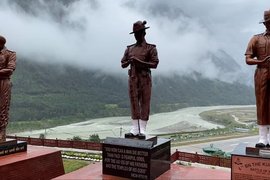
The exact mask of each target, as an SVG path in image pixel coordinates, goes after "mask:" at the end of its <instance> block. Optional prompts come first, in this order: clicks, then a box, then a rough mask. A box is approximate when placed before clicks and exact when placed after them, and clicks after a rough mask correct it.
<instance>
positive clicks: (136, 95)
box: [121, 21, 159, 138]
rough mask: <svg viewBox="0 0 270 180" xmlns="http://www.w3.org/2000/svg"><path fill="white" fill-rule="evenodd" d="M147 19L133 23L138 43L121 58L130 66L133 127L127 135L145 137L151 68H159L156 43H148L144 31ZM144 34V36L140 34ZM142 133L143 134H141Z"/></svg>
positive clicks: (122, 64)
mask: <svg viewBox="0 0 270 180" xmlns="http://www.w3.org/2000/svg"><path fill="white" fill-rule="evenodd" d="M145 24H146V21H143V22H142V21H137V22H136V23H134V24H133V32H131V33H130V34H133V33H135V38H139V40H138V39H137V43H136V44H132V45H130V46H127V49H126V51H125V53H124V56H123V58H122V60H121V66H122V68H126V67H128V66H130V69H129V71H128V74H129V83H128V84H129V98H130V107H131V117H132V119H133V121H132V124H133V127H132V129H131V131H130V133H128V134H126V135H125V137H133V136H136V135H138V136H139V138H140V137H143V138H145V135H144V133H145V129H146V124H147V121H148V119H149V113H150V99H151V87H152V80H151V70H150V69H151V68H157V65H158V63H159V60H158V54H157V49H156V46H155V45H154V44H148V43H147V42H146V41H145V39H144V35H145V34H143V33H145V31H144V30H145V29H147V28H149V27H145ZM140 35H142V36H143V38H142V36H140ZM140 133H141V135H142V136H140Z"/></svg>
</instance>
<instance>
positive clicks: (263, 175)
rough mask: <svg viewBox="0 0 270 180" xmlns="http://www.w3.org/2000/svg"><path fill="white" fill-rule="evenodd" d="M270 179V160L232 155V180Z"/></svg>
mask: <svg viewBox="0 0 270 180" xmlns="http://www.w3.org/2000/svg"><path fill="white" fill-rule="evenodd" d="M247 179H256V180H265V179H270V159H266V158H262V157H257V156H256V157H255V156H254V157H252V156H241V155H240V156H238V155H232V180H247Z"/></svg>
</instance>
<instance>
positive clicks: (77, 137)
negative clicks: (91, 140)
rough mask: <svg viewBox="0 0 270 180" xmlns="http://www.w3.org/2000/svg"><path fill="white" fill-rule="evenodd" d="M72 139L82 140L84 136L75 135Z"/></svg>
mask: <svg viewBox="0 0 270 180" xmlns="http://www.w3.org/2000/svg"><path fill="white" fill-rule="evenodd" d="M72 140H74V141H81V140H82V138H81V137H80V136H73V138H72Z"/></svg>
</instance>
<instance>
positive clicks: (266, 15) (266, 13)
mask: <svg viewBox="0 0 270 180" xmlns="http://www.w3.org/2000/svg"><path fill="white" fill-rule="evenodd" d="M267 21H270V10H268V11H264V16H263V20H262V21H260V23H265V22H267Z"/></svg>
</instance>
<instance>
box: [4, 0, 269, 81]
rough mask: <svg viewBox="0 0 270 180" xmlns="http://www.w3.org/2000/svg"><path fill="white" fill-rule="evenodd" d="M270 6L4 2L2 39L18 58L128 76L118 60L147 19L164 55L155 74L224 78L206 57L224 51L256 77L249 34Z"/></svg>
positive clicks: (233, 0)
mask: <svg viewBox="0 0 270 180" xmlns="http://www.w3.org/2000/svg"><path fill="white" fill-rule="evenodd" d="M268 5H269V2H267V1H266V0H261V1H260V2H256V3H254V1H253V0H226V1H215V0H192V1H186V0H170V1H166V2H165V1H163V0H142V1H131V0H107V1H106V2H105V1H104V2H103V1H96V0H68V1H64V0H55V1H53V0H48V1H45V0H25V1H20V0H9V1H8V0H2V1H1V3H0V21H1V27H0V34H2V35H4V36H5V37H6V38H7V40H8V42H7V46H8V47H9V48H10V49H14V50H15V51H16V52H17V53H18V57H24V58H28V59H31V60H34V61H44V62H49V63H57V64H69V65H74V66H77V67H79V68H87V69H103V70H104V71H106V72H113V73H125V70H122V69H121V68H120V60H121V58H122V56H123V53H124V50H125V48H126V45H129V44H132V43H134V38H133V36H132V35H129V34H128V33H129V32H130V31H131V30H132V23H133V22H135V21H137V20H147V21H148V25H149V26H150V29H148V30H147V36H146V39H147V41H148V42H149V43H154V44H156V45H157V49H158V52H159V58H160V64H159V67H158V69H157V70H155V73H160V74H169V73H171V72H175V73H179V74H186V73H191V72H193V71H197V72H200V73H202V74H203V75H205V76H206V77H209V78H219V70H217V67H216V65H215V64H213V63H212V61H211V59H209V58H211V57H209V56H207V54H209V52H211V53H215V52H217V51H219V50H220V49H222V50H224V51H226V52H227V53H228V54H230V55H231V56H232V57H233V58H234V59H235V60H236V61H237V63H238V64H240V67H241V68H240V69H239V72H241V73H243V72H244V73H249V75H251V74H252V73H251V72H252V71H251V69H250V68H248V67H247V66H246V65H245V62H244V52H245V48H246V45H247V42H248V40H249V39H250V38H251V36H252V35H254V34H257V33H260V32H262V31H264V27H263V26H262V25H260V24H258V22H259V21H260V20H261V19H262V14H263V11H264V10H265V9H267V7H268ZM236 76H237V72H236V75H235V77H236ZM228 77H230V80H231V77H232V75H231V74H229V76H228ZM225 79H226V78H225ZM225 79H222V80H225Z"/></svg>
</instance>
